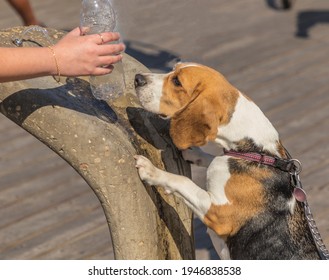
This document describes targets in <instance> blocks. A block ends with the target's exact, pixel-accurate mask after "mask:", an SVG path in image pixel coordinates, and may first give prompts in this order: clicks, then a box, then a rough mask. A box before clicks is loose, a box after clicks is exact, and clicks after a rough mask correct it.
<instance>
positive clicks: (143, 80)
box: [135, 74, 147, 88]
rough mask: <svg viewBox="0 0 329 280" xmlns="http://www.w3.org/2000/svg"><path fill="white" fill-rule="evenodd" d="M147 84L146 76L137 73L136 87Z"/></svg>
mask: <svg viewBox="0 0 329 280" xmlns="http://www.w3.org/2000/svg"><path fill="white" fill-rule="evenodd" d="M146 84H147V81H146V78H145V77H144V76H143V75H142V74H136V76H135V88H137V87H142V86H145V85H146Z"/></svg>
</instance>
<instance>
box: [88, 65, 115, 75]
mask: <svg viewBox="0 0 329 280" xmlns="http://www.w3.org/2000/svg"><path fill="white" fill-rule="evenodd" d="M113 69H114V67H113V65H108V66H107V67H97V68H95V70H94V72H93V73H92V75H94V76H100V75H106V74H110V73H111V72H112V71H113Z"/></svg>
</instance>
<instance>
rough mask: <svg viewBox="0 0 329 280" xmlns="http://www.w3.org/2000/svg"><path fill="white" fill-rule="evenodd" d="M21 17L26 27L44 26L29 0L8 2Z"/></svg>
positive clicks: (8, 0) (9, 0)
mask: <svg viewBox="0 0 329 280" xmlns="http://www.w3.org/2000/svg"><path fill="white" fill-rule="evenodd" d="M7 2H8V3H9V4H10V5H11V6H12V7H13V8H14V9H15V11H16V12H17V13H18V14H19V16H20V17H21V19H22V21H23V23H24V25H42V24H41V23H40V22H39V21H38V20H37V18H36V17H35V15H34V12H33V9H32V7H31V5H30V2H29V1H28V0H7Z"/></svg>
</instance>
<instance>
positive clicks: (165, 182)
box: [135, 156, 211, 220]
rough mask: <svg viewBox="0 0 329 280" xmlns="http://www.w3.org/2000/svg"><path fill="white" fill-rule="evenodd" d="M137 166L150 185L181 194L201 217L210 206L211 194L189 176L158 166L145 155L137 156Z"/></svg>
mask: <svg viewBox="0 0 329 280" xmlns="http://www.w3.org/2000/svg"><path fill="white" fill-rule="evenodd" d="M135 159H136V167H137V169H138V173H139V176H140V178H141V179H142V180H143V181H145V182H146V183H148V184H149V185H159V186H162V187H164V188H165V191H166V193H168V194H169V193H175V194H178V195H179V196H181V197H182V198H183V199H184V201H185V203H186V204H187V205H188V206H189V207H190V208H191V210H192V211H193V212H194V213H195V214H196V215H197V216H198V217H199V218H200V219H201V220H203V219H204V215H205V214H206V213H207V211H208V210H209V208H210V205H211V197H210V194H209V193H208V192H207V191H205V190H203V189H202V188H200V187H199V186H197V185H196V184H195V183H193V182H192V181H191V180H190V179H189V178H187V177H184V176H180V175H175V174H172V173H169V172H166V171H163V170H160V169H158V168H156V167H155V166H154V165H153V164H152V163H151V161H150V160H148V159H147V158H145V157H143V156H135Z"/></svg>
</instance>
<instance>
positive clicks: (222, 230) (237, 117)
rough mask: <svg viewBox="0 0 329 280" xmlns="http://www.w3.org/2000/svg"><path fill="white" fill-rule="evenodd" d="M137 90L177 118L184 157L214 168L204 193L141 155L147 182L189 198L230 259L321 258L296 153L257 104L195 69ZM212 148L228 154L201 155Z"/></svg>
mask: <svg viewBox="0 0 329 280" xmlns="http://www.w3.org/2000/svg"><path fill="white" fill-rule="evenodd" d="M135 89H136V93H137V96H138V98H139V100H140V102H141V104H142V106H143V107H144V108H145V109H146V110H147V111H150V112H153V113H155V114H158V115H160V116H162V117H165V118H170V135H171V138H172V140H173V142H174V144H175V145H176V146H177V148H179V149H181V150H183V152H182V153H183V156H184V158H185V159H186V160H188V161H190V162H192V163H195V164H197V165H201V166H205V167H207V184H206V189H205V190H204V189H202V188H201V187H199V186H197V185H196V184H195V183H194V182H193V181H192V180H190V179H189V178H187V177H184V176H180V175H175V174H171V173H168V172H166V171H163V170H160V169H158V168H156V167H155V166H154V165H153V164H152V163H151V162H150V160H148V159H147V158H145V157H143V156H140V155H137V156H135V159H136V167H137V169H138V173H139V176H140V178H141V179H142V180H143V181H145V182H146V183H147V184H149V185H154V186H162V187H164V188H165V191H166V193H168V194H170V193H173V194H175V195H178V196H180V197H182V198H183V199H184V201H185V203H186V204H187V205H188V206H189V207H190V208H191V209H192V211H193V212H194V214H195V215H196V216H198V217H199V218H200V219H201V221H203V223H204V224H205V225H206V226H207V227H208V228H209V229H211V231H210V237H211V238H212V242H213V243H214V247H215V249H216V251H217V252H218V254H219V256H220V257H221V258H222V259H227V258H231V259H319V258H320V254H319V253H318V250H317V247H316V244H315V242H314V240H313V236H312V233H311V231H310V229H309V226H308V224H307V221H306V217H305V213H304V208H303V203H302V202H299V201H297V200H296V197H295V196H294V194H293V192H294V188H295V187H294V186H293V184H292V179H291V178H292V176H291V174H292V173H291V170H292V169H291V161H290V160H289V158H290V157H289V154H288V152H287V151H286V150H285V148H284V147H283V145H282V144H281V141H280V139H279V135H278V132H277V131H276V129H275V128H274V127H273V125H272V124H271V122H270V121H269V120H268V119H267V118H266V116H265V115H264V114H263V112H262V111H261V110H260V109H259V107H258V106H257V105H256V104H255V103H254V102H253V101H252V100H250V99H249V98H248V97H247V96H246V95H244V94H242V93H241V92H240V91H239V90H238V89H236V88H235V87H234V86H232V85H231V84H230V83H229V82H228V81H227V80H226V79H225V78H224V77H223V76H222V75H221V74H220V73H219V72H217V71H215V70H214V69H211V68H209V67H206V66H203V65H200V64H195V63H178V64H177V65H176V66H175V68H174V69H173V71H172V72H170V73H168V74H152V73H148V74H137V75H136V77H135ZM209 141H214V142H215V143H217V144H218V145H220V146H221V147H222V148H224V151H225V152H224V155H221V156H216V157H215V156H212V155H209V154H206V153H204V152H203V151H202V150H201V149H200V148H196V147H200V146H203V145H205V144H206V143H207V142H209ZM257 157H260V158H259V159H258V160H254V159H256V158H257ZM272 161H273V162H275V163H276V164H274V163H273V162H272ZM269 162H271V163H273V164H268V163H269ZM289 164H290V169H289V168H288V165H289Z"/></svg>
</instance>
